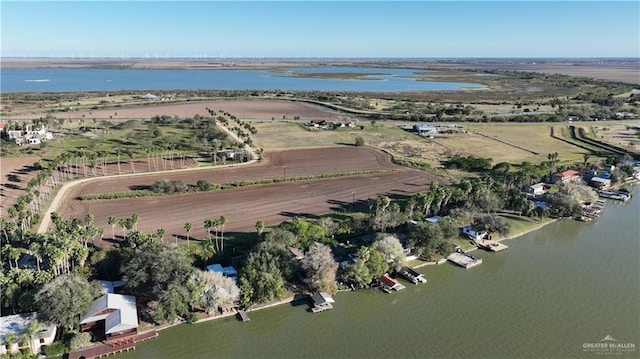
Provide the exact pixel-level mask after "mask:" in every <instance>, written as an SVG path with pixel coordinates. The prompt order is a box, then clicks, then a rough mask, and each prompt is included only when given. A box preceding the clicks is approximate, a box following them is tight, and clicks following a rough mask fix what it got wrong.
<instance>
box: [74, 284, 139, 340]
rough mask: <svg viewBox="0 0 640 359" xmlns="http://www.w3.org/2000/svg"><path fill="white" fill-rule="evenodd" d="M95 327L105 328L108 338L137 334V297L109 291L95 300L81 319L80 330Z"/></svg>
mask: <svg viewBox="0 0 640 359" xmlns="http://www.w3.org/2000/svg"><path fill="white" fill-rule="evenodd" d="M103 323H104V324H103ZM94 327H99V328H104V335H105V336H106V337H107V338H109V337H111V336H118V335H122V334H135V333H136V332H137V330H138V311H137V309H136V298H135V297H133V296H130V295H121V294H112V293H107V294H105V295H103V296H102V297H100V298H98V299H96V300H94V301H93V303H91V306H90V307H89V310H87V312H86V313H85V315H84V316H83V317H82V320H81V321H80V331H89V330H92V329H93V328H94ZM100 334H103V333H100Z"/></svg>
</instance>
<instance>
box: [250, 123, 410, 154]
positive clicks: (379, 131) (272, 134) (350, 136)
mask: <svg viewBox="0 0 640 359" xmlns="http://www.w3.org/2000/svg"><path fill="white" fill-rule="evenodd" d="M253 125H254V126H255V127H256V129H257V130H258V135H257V136H256V138H255V143H256V144H257V147H261V148H264V149H265V150H277V149H286V148H297V147H323V146H335V145H337V144H349V145H352V144H354V143H355V139H356V137H357V136H362V138H363V139H364V141H365V144H366V145H371V146H377V145H379V144H381V143H383V142H389V141H405V140H415V139H416V136H415V135H413V134H411V133H409V132H406V131H404V130H402V129H400V128H398V127H397V126H394V125H387V124H376V125H375V126H372V125H371V124H370V123H362V126H364V129H363V130H361V129H360V128H359V127H356V128H341V129H337V130H313V131H309V130H307V129H306V128H304V126H303V125H301V124H298V123H290V122H254V123H253Z"/></svg>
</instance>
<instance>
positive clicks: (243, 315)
mask: <svg viewBox="0 0 640 359" xmlns="http://www.w3.org/2000/svg"><path fill="white" fill-rule="evenodd" d="M238 315H239V316H240V319H241V320H242V321H243V322H249V321H251V318H249V314H247V312H245V311H244V310H239V311H238Z"/></svg>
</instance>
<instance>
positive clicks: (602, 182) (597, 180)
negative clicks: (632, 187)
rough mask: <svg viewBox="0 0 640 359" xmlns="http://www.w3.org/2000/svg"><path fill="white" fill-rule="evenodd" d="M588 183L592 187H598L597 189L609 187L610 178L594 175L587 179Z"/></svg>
mask: <svg viewBox="0 0 640 359" xmlns="http://www.w3.org/2000/svg"><path fill="white" fill-rule="evenodd" d="M589 184H590V185H591V186H592V187H595V188H598V189H603V188H609V187H611V179H610V178H605V177H599V176H595V177H592V178H591V180H590V181H589Z"/></svg>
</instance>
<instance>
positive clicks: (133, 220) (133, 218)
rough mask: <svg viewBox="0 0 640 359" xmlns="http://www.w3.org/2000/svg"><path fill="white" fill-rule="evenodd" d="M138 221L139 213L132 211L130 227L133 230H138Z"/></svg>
mask: <svg viewBox="0 0 640 359" xmlns="http://www.w3.org/2000/svg"><path fill="white" fill-rule="evenodd" d="M139 221H140V215H139V214H137V213H134V214H132V215H131V227H133V228H135V230H136V231H137V230H138V222H139Z"/></svg>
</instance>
